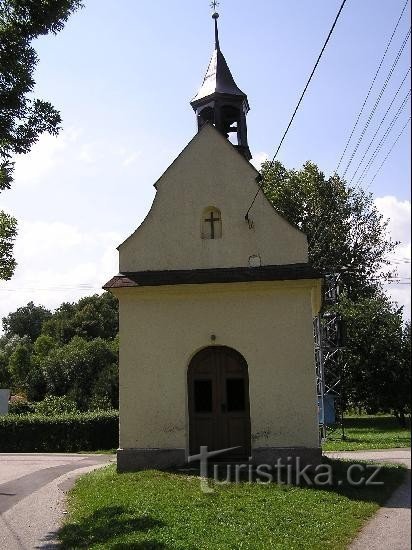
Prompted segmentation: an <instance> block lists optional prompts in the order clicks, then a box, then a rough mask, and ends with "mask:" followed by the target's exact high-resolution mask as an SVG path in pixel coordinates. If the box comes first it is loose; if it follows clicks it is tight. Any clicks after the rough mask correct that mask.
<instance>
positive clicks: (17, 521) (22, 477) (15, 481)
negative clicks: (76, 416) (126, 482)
mask: <svg viewBox="0 0 412 550" xmlns="http://www.w3.org/2000/svg"><path fill="white" fill-rule="evenodd" d="M112 460H114V457H113V456H112V455H84V454H25V453H24V454H23V453H21V454H11V453H7V454H0V464H1V468H0V548H1V549H4V550H32V549H34V548H42V549H55V548H57V547H58V544H57V530H58V528H59V525H60V523H61V518H62V517H63V516H64V513H65V496H66V492H67V491H68V490H69V489H70V487H71V486H72V485H73V483H74V481H75V479H76V478H77V477H78V476H79V475H81V474H84V473H86V472H88V471H91V470H94V469H96V468H100V467H102V466H105V465H106V464H108V463H109V462H110V461H112Z"/></svg>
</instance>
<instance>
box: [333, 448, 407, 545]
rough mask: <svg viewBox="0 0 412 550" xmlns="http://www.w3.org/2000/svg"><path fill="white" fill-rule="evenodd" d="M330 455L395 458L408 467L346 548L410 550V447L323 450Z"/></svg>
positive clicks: (376, 459) (372, 458) (347, 457)
mask: <svg viewBox="0 0 412 550" xmlns="http://www.w3.org/2000/svg"><path fill="white" fill-rule="evenodd" d="M326 454H327V456H329V457H330V458H343V459H347V460H353V461H355V460H367V461H368V462H395V463H399V464H404V465H405V466H406V467H407V468H408V475H407V477H406V479H405V481H404V483H403V484H402V485H401V486H400V487H399V488H398V489H397V490H396V491H395V492H394V493H393V495H392V496H391V497H390V499H389V500H388V501H387V502H386V504H385V506H383V507H382V508H380V509H379V510H378V512H377V513H376V514H375V515H374V516H373V518H372V519H371V520H370V521H369V522H368V523H367V524H366V525H365V526H364V527H363V529H362V530H361V531H360V533H359V534H358V536H357V538H356V539H355V540H354V542H353V543H352V545H351V546H350V547H349V550H411V450H410V449H387V450H382V451H380V450H379V451H353V452H352V451H348V452H336V453H326Z"/></svg>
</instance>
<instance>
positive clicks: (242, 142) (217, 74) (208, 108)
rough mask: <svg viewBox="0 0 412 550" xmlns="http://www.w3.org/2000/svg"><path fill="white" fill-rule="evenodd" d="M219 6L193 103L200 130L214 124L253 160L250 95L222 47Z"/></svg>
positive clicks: (214, 9)
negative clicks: (248, 118)
mask: <svg viewBox="0 0 412 550" xmlns="http://www.w3.org/2000/svg"><path fill="white" fill-rule="evenodd" d="M218 5H219V2H218V1H217V0H213V2H212V3H211V7H212V9H213V15H212V18H213V20H214V24H215V49H214V51H213V54H212V58H211V60H210V63H209V67H208V69H207V72H206V75H205V77H204V79H203V83H202V85H201V87H200V90H199V91H198V92H197V94H196V96H195V97H194V98H193V99H192V101H191V102H190V104H191V106H192V107H193V110H194V111H195V113H196V117H197V123H198V129H199V130H200V129H201V128H202V126H203V125H204V124H206V123H209V124H213V125H214V126H215V128H216V129H217V130H219V131H220V132H221V133H222V134H223V135H224V136H226V137H227V138H229V137H230V138H231V142H232V143H233V144H234V146H235V147H236V148H237V149H238V151H239V152H240V153H241V154H242V155H243V156H244V157H245V158H246V159H247V160H250V158H251V156H252V155H251V154H250V150H249V146H248V143H247V124H246V115H247V113H248V111H249V103H248V100H247V95H246V94H245V93H244V92H242V90H241V89H240V88H239V87H238V86H237V84H236V82H235V79H234V78H233V76H232V73H231V72H230V69H229V66H228V64H227V62H226V59H225V57H224V55H223V53H222V51H221V49H220V42H219V26H218V19H219V14H218V13H217V11H216V8H217V6H218ZM232 136H233V137H232Z"/></svg>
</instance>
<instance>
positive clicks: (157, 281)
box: [103, 264, 323, 290]
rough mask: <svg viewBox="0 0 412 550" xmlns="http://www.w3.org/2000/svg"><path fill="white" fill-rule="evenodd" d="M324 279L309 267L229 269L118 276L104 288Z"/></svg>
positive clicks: (145, 272) (297, 265)
mask: <svg viewBox="0 0 412 550" xmlns="http://www.w3.org/2000/svg"><path fill="white" fill-rule="evenodd" d="M305 279H306V280H307V279H323V275H322V273H321V272H320V271H318V270H316V269H314V268H313V267H311V266H310V265H309V264H288V265H269V266H262V267H230V268H212V269H184V270H164V271H138V272H126V273H119V274H118V275H116V276H115V277H113V278H112V279H110V281H108V282H107V283H106V284H105V285H104V286H103V288H104V289H105V290H110V289H114V288H129V287H145V286H170V285H187V284H210V283H240V282H253V281H296V280H305Z"/></svg>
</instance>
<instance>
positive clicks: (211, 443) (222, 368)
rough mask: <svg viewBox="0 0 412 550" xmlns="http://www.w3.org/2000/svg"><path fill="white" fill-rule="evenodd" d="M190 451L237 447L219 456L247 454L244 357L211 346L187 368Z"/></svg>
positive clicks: (247, 414) (248, 433) (247, 380)
mask: <svg viewBox="0 0 412 550" xmlns="http://www.w3.org/2000/svg"><path fill="white" fill-rule="evenodd" d="M188 396H189V450H190V454H192V455H193V454H198V453H199V449H200V447H201V446H202V445H207V447H208V450H217V449H227V448H229V447H239V449H237V450H236V451H232V452H231V453H225V454H224V455H222V457H221V458H222V459H227V458H228V457H230V458H232V459H233V458H235V457H236V458H247V457H249V456H250V439H251V434H250V408H249V376H248V367H247V363H246V361H245V359H244V357H243V356H242V355H241V354H240V353H238V352H237V351H235V350H234V349H231V348H228V347H224V346H212V347H208V348H205V349H203V350H201V351H199V352H198V353H197V354H196V355H195V356H194V357H193V359H192V360H191V362H190V365H189V369H188Z"/></svg>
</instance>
